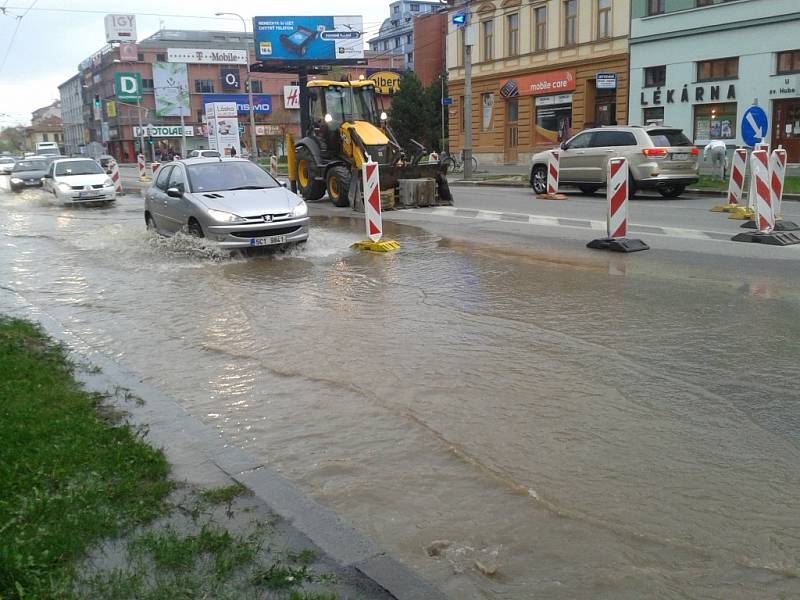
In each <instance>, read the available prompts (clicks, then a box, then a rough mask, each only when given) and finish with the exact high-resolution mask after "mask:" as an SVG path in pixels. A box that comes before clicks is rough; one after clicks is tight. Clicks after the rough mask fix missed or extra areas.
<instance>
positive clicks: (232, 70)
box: [219, 67, 242, 90]
mask: <svg viewBox="0 0 800 600" xmlns="http://www.w3.org/2000/svg"><path fill="white" fill-rule="evenodd" d="M219 78H220V79H221V80H222V89H223V90H238V89H241V87H242V84H241V81H240V80H239V67H220V68H219Z"/></svg>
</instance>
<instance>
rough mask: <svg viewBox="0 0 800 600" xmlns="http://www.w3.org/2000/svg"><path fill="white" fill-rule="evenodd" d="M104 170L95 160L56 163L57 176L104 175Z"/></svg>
mask: <svg viewBox="0 0 800 600" xmlns="http://www.w3.org/2000/svg"><path fill="white" fill-rule="evenodd" d="M102 174H103V169H101V168H100V165H98V164H97V163H96V162H94V161H93V160H71V161H69V162H59V163H56V175H62V176H66V177H69V176H72V175H102Z"/></svg>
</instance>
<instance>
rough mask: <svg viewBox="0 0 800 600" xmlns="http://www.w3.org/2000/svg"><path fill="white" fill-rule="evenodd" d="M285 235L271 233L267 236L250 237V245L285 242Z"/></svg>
mask: <svg viewBox="0 0 800 600" xmlns="http://www.w3.org/2000/svg"><path fill="white" fill-rule="evenodd" d="M285 243H286V236H285V235H271V236H269V237H258V238H250V245H251V246H272V245H273V244H285Z"/></svg>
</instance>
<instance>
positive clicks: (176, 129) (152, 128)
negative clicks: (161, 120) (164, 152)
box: [133, 125, 194, 138]
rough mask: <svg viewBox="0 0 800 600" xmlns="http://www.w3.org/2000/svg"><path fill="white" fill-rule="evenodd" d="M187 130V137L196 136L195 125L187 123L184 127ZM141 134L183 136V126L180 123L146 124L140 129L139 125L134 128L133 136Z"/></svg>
mask: <svg viewBox="0 0 800 600" xmlns="http://www.w3.org/2000/svg"><path fill="white" fill-rule="evenodd" d="M184 130H185V131H186V137H192V136H194V127H192V126H191V125H186V126H185V127H184ZM140 135H144V136H145V137H146V136H150V135H152V136H153V137H160V138H162V137H181V126H180V125H146V126H145V127H142V128H141V129H139V127H134V128H133V137H137V138H138V137H139V136H140Z"/></svg>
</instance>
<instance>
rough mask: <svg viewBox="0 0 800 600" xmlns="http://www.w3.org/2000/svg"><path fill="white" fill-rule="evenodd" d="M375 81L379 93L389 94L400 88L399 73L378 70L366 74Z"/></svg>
mask: <svg viewBox="0 0 800 600" xmlns="http://www.w3.org/2000/svg"><path fill="white" fill-rule="evenodd" d="M368 77H369V78H370V79H372V81H374V82H375V89H376V90H377V91H378V93H379V94H385V95H391V94H394V93H396V92H397V90H399V89H400V74H399V73H394V72H392V71H378V72H377V73H372V74H371V75H369V76H368Z"/></svg>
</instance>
